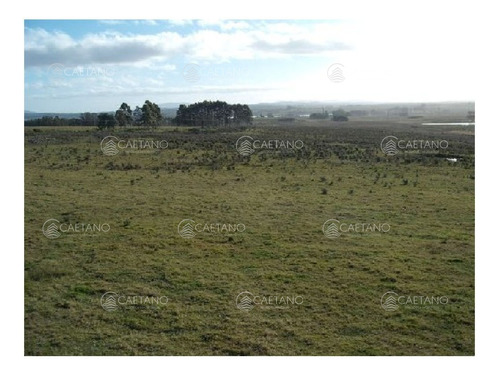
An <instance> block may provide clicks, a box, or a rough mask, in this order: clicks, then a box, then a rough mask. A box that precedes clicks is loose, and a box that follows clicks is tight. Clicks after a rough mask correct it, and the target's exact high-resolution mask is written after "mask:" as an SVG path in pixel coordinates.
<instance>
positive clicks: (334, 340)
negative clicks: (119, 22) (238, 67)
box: [25, 120, 475, 355]
mask: <svg viewBox="0 0 500 374" xmlns="http://www.w3.org/2000/svg"><path fill="white" fill-rule="evenodd" d="M419 121H420V122H422V121H421V120H419ZM419 121H417V120H415V121H412V120H408V121H400V122H397V121H392V122H390V123H388V122H387V121H380V120H378V121H376V120H373V121H362V120H359V121H350V122H347V123H332V122H331V121H325V122H321V121H309V120H303V121H294V122H293V123H283V122H279V121H277V120H275V121H264V120H258V121H256V125H255V126H254V127H251V128H246V129H245V128H241V129H200V128H177V127H166V128H159V129H155V130H145V129H142V128H134V129H116V130H115V131H112V132H103V131H97V130H96V129H94V128H88V127H77V128H25V354H26V355H473V354H474V162H475V159H474V126H468V127H461V126H446V127H440V126H421V125H419V123H420V122H419ZM106 136H114V137H116V138H119V139H121V140H134V139H153V140H156V141H160V140H166V141H167V142H168V147H167V148H165V149H152V150H139V151H137V150H133V149H132V150H131V149H124V150H120V152H119V153H118V154H116V155H112V156H106V155H104V154H103V151H102V150H101V141H102V139H103V138H105V137H106ZM242 136H249V137H251V138H252V139H259V140H260V141H262V140H279V139H281V140H292V141H296V140H300V141H301V142H302V143H303V147H301V148H300V149H286V150H283V149H281V150H266V149H258V150H255V152H254V153H253V154H252V155H251V156H244V155H241V154H239V153H238V152H237V150H236V145H235V144H236V142H237V140H238V139H239V138H240V137H242ZM386 136H394V137H396V138H398V139H419V140H420V139H430V140H435V139H441V140H446V143H447V145H448V146H447V148H446V149H440V150H431V151H429V150H409V151H400V152H399V153H398V154H396V155H394V156H387V155H386V154H384V153H383V152H382V150H381V148H380V143H381V141H382V139H383V138H384V137H386ZM447 158H448V159H457V161H456V162H454V161H450V160H447ZM49 219H55V220H57V221H58V222H59V223H62V224H64V225H65V226H64V227H70V225H74V224H77V223H89V224H102V223H105V224H107V225H109V230H107V231H106V232H104V231H102V232H94V235H89V234H82V233H76V232H67V233H61V234H60V236H59V237H57V238H53V239H50V238H48V237H46V236H45V235H44V232H42V226H43V225H44V223H45V222H46V221H47V220H49ZM184 219H191V220H193V221H195V222H197V223H199V222H204V223H231V224H244V226H245V230H244V231H242V232H234V233H232V232H231V233H227V232H216V233H208V232H199V233H196V235H195V236H194V237H193V238H183V237H182V236H181V235H180V234H179V232H178V225H179V223H180V222H181V221H182V220H184ZM329 219H336V220H339V221H341V222H345V223H349V224H356V223H373V222H378V223H386V224H388V225H389V226H390V230H388V231H387V232H343V233H342V234H341V235H340V236H339V237H334V238H328V237H326V236H325V234H324V233H323V231H322V228H323V225H324V223H325V221H327V220H329ZM245 291H247V292H249V293H251V294H252V295H254V296H255V295H259V296H260V297H261V298H260V299H259V300H261V299H262V296H274V295H276V296H285V297H286V296H290V297H295V301H297V300H299V299H298V298H297V297H300V301H301V303H300V304H299V303H298V302H297V303H295V304H291V305H288V304H287V305H286V306H283V305H279V306H278V307H275V306H273V305H267V306H266V305H258V304H255V305H253V308H252V309H251V310H242V309H241V308H238V307H237V303H238V299H237V296H238V295H239V294H241V293H242V292H245ZM106 292H114V293H116V294H119V295H143V296H149V297H160V296H166V297H168V302H167V303H165V304H158V305H153V304H127V305H119V306H118V307H117V309H116V310H113V311H109V310H105V308H104V307H103V306H102V304H101V298H102V296H103V294H105V293H106ZM387 292H394V293H395V294H396V295H397V296H398V297H400V296H402V295H404V296H405V297H404V298H402V299H397V300H398V303H399V304H398V307H397V309H396V310H393V311H390V310H386V309H385V308H384V305H381V298H382V296H383V295H384V294H386V293H387ZM415 296H418V297H420V296H423V297H426V296H428V297H445V298H446V299H444V298H442V299H441V301H443V300H445V301H446V303H444V302H442V303H440V304H435V303H434V304H432V305H422V304H419V303H412V304H410V303H408V298H407V297H415ZM254 300H255V299H254ZM411 300H413V301H414V300H415V299H411ZM418 300H421V299H418ZM400 301H404V302H405V304H403V303H401V302H400ZM238 305H240V304H238Z"/></svg>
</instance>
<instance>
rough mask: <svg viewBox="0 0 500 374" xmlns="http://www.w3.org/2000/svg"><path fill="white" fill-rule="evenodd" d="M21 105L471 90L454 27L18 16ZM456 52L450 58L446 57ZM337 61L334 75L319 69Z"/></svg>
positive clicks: (463, 36)
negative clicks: (337, 73) (21, 45)
mask: <svg viewBox="0 0 500 374" xmlns="http://www.w3.org/2000/svg"><path fill="white" fill-rule="evenodd" d="M24 33H25V42H24V43H25V45H24V50H25V52H24V54H25V56H24V57H25V60H24V61H25V82H24V84H25V87H24V91H25V109H26V110H31V111H37V112H84V111H91V112H98V111H108V110H114V109H116V108H117V107H118V106H119V105H120V104H121V103H122V102H127V103H129V105H131V106H132V107H134V106H135V105H142V103H143V102H144V101H145V100H146V99H148V100H152V101H154V102H156V103H159V104H162V103H179V102H184V103H191V102H195V101H200V100H205V99H207V100H217V99H218V100H225V101H228V102H231V103H234V102H240V103H247V104H253V103H260V102H276V101H316V100H319V101H375V102H384V101H392V102H398V101H400V102H401V101H448V100H473V99H474V96H473V93H474V92H473V88H474V87H473V77H471V76H469V75H467V74H466V73H465V72H466V71H467V70H469V69H470V64H472V63H473V61H472V58H473V56H467V55H464V53H463V50H464V49H463V48H464V44H465V45H467V43H473V41H472V40H469V39H470V37H469V35H468V34H467V32H466V31H464V30H463V28H461V27H459V25H454V24H451V23H449V24H448V25H447V27H446V28H443V27H442V25H441V24H439V25H438V24H436V25H433V24H426V25H425V28H422V25H421V24H420V23H419V22H416V23H415V22H412V21H411V20H395V21H394V23H390V22H389V23H388V22H384V24H377V22H376V20H373V21H368V22H367V21H364V22H359V21H354V20H314V21H300V20H298V21H296V20H158V21H154V20H135V21H134V20H88V21H85V20H50V21H49V20H26V21H25V25H24ZM457 54H458V56H460V58H457ZM335 66H336V67H339V69H340V70H338V71H340V72H341V75H342V78H343V79H342V80H341V81H335V80H333V79H331V78H332V76H329V73H330V72H331V70H332V67H335Z"/></svg>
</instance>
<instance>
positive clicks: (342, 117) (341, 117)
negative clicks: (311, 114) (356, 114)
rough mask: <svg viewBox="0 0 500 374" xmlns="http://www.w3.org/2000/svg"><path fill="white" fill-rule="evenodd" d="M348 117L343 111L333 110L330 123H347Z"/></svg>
mask: <svg viewBox="0 0 500 374" xmlns="http://www.w3.org/2000/svg"><path fill="white" fill-rule="evenodd" d="M348 116H349V113H347V112H346V111H345V110H343V109H338V110H334V111H333V112H332V121H336V122H343V121H349V117H348Z"/></svg>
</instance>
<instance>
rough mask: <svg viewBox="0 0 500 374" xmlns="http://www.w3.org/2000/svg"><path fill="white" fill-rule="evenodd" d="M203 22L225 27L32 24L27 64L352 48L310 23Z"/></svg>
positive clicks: (251, 55)
mask: <svg viewBox="0 0 500 374" xmlns="http://www.w3.org/2000/svg"><path fill="white" fill-rule="evenodd" d="M141 22H142V21H141ZM200 22H201V21H200ZM204 22H205V24H216V25H218V26H219V28H220V29H221V30H213V29H201V30H200V29H198V30H195V31H192V32H191V33H189V34H186V35H181V34H179V33H177V32H159V33H156V34H148V35H143V34H122V33H118V32H116V31H107V32H103V33H98V34H88V35H86V36H84V37H83V38H81V39H79V40H76V39H73V38H72V37H71V36H69V35H67V34H65V33H61V32H48V31H45V30H43V29H29V28H28V29H26V39H25V66H26V67H33V66H48V65H51V64H54V63H61V64H64V65H76V64H134V63H139V62H144V61H148V60H151V59H155V58H164V59H172V58H179V57H183V58H185V59H193V60H196V61H202V60H207V61H230V60H235V59H251V58H256V57H259V58H266V57H279V56H283V55H302V54H309V55H310V54H322V53H331V52H333V51H336V50H344V49H347V48H348V45H347V44H346V43H345V42H341V41H340V40H341V39H342V38H341V35H339V34H337V35H325V34H324V30H319V31H315V30H314V28H311V27H308V26H298V25H288V24H285V23H278V24H266V23H262V24H259V25H257V26H255V27H254V26H252V28H251V29H248V28H249V27H251V26H250V24H248V23H247V22H242V21H224V22H222V23H221V22H219V21H217V23H214V22H215V21H214V22H212V23H211V21H204ZM222 30H225V31H222Z"/></svg>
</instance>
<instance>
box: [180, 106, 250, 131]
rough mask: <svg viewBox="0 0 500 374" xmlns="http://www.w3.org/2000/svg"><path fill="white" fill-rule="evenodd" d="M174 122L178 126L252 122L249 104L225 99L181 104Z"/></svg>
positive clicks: (229, 124) (230, 124) (228, 124)
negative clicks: (232, 102) (229, 101)
mask: <svg viewBox="0 0 500 374" xmlns="http://www.w3.org/2000/svg"><path fill="white" fill-rule="evenodd" d="M174 123H175V124H177V125H178V126H201V127H204V126H232V125H242V124H251V123H252V111H251V110H250V108H249V107H248V105H242V104H234V105H231V104H228V103H226V102H225V101H206V100H205V101H203V102H201V103H194V104H190V105H187V106H186V105H180V106H179V109H178V110H177V115H176V117H175V118H174Z"/></svg>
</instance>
